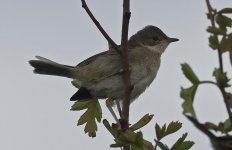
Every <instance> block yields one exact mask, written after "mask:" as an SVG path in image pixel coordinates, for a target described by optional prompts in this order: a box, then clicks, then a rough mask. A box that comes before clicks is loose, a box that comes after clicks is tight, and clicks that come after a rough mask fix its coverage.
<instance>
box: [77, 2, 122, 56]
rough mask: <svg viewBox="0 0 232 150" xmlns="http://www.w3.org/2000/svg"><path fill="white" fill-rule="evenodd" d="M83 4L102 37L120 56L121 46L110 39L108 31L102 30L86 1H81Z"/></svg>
mask: <svg viewBox="0 0 232 150" xmlns="http://www.w3.org/2000/svg"><path fill="white" fill-rule="evenodd" d="M81 2H82V7H83V8H84V9H85V11H86V12H87V14H88V15H89V17H90V18H91V19H92V21H93V22H94V24H95V25H96V26H97V28H98V29H99V31H100V32H101V33H102V35H103V36H104V37H105V38H106V40H107V41H108V42H109V43H110V45H112V47H113V48H114V49H115V50H116V51H117V52H118V53H119V54H120V55H122V54H121V51H120V50H119V46H118V45H117V44H116V43H115V42H114V41H113V40H112V39H111V38H110V36H109V35H108V34H107V33H106V31H105V30H104V29H103V28H102V26H101V25H100V23H99V22H98V21H97V19H96V18H95V17H94V15H93V14H92V12H91V11H90V10H89V7H88V6H87V4H86V2H85V0H81Z"/></svg>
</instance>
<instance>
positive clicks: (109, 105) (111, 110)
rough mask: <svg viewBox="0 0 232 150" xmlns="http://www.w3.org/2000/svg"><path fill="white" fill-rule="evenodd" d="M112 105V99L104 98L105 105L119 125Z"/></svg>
mask: <svg viewBox="0 0 232 150" xmlns="http://www.w3.org/2000/svg"><path fill="white" fill-rule="evenodd" d="M112 106H113V99H111V98H108V99H107V100H106V107H107V108H108V109H109V111H110V113H111V115H112V116H113V118H114V119H115V121H116V122H117V124H119V125H120V122H119V120H118V118H117V116H116V114H115V112H114V110H113V108H112Z"/></svg>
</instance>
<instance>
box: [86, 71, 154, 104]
mask: <svg viewBox="0 0 232 150" xmlns="http://www.w3.org/2000/svg"><path fill="white" fill-rule="evenodd" d="M131 76H133V77H135V76H134V75H133V74H132V75H131ZM155 76H156V73H155V72H154V73H151V74H149V75H148V76H146V77H144V78H143V79H140V80H137V79H135V78H133V77H132V78H131V83H132V86H133V90H132V93H131V101H133V100H134V99H135V98H137V97H138V96H139V95H140V94H141V93H143V92H144V91H145V89H146V88H147V87H148V86H149V85H150V84H151V82H152V81H153V80H154V78H155ZM90 90H91V94H92V95H94V96H96V97H97V98H109V97H110V98H112V99H118V100H122V99H123V98H124V92H125V91H124V82H123V79H122V76H120V75H118V76H113V77H110V78H108V79H105V80H104V81H101V82H99V83H97V84H95V85H94V86H93V87H91V89H90Z"/></svg>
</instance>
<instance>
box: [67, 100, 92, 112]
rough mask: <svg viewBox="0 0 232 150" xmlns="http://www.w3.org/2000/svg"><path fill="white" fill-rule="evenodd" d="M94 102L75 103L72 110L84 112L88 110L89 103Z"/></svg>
mask: <svg viewBox="0 0 232 150" xmlns="http://www.w3.org/2000/svg"><path fill="white" fill-rule="evenodd" d="M91 101H92V100H89V101H84V102H78V101H77V102H75V103H74V104H73V105H72V107H71V109H70V110H72V111H79V110H83V109H87V108H88V105H89V103H90V102H91Z"/></svg>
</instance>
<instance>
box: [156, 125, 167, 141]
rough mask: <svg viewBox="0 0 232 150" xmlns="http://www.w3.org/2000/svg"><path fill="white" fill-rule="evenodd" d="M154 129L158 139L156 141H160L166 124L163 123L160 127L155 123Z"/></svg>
mask: <svg viewBox="0 0 232 150" xmlns="http://www.w3.org/2000/svg"><path fill="white" fill-rule="evenodd" d="M155 131H156V138H157V139H158V141H160V140H161V139H162V138H163V137H164V136H165V132H166V125H165V124H164V125H163V126H162V128H161V127H160V126H159V125H158V124H156V125H155Z"/></svg>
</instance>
